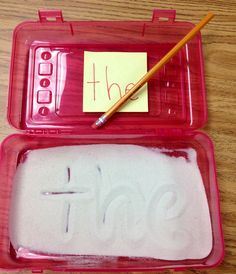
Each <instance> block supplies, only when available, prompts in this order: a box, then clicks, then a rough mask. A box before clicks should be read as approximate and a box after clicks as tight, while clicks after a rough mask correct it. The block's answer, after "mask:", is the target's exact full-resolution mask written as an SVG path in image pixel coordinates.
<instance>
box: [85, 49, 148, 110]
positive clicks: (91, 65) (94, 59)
mask: <svg viewBox="0 0 236 274" xmlns="http://www.w3.org/2000/svg"><path fill="white" fill-rule="evenodd" d="M146 73H147V53H146V52H90V51H85V52H84V79H83V112H105V111H106V110H108V109H109V107H111V106H112V105H113V104H114V103H115V102H117V101H118V100H119V99H120V98H121V96H123V95H124V94H125V92H128V90H129V89H130V88H132V86H133V85H134V84H135V83H136V82H137V81H138V80H139V79H140V78H141V77H142V76H143V75H144V74H146ZM119 111H122V112H147V111H148V94H147V84H146V85H144V86H143V87H142V88H141V89H140V90H139V91H138V92H137V93H136V94H135V95H133V96H132V97H131V98H130V99H129V101H128V102H127V103H126V104H125V105H124V106H123V107H122V108H121V109H120V110H119Z"/></svg>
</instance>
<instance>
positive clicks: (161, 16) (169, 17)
mask: <svg viewBox="0 0 236 274" xmlns="http://www.w3.org/2000/svg"><path fill="white" fill-rule="evenodd" d="M175 15H176V11H175V10H159V9H154V10H153V14H152V22H161V21H166V22H174V21H175Z"/></svg>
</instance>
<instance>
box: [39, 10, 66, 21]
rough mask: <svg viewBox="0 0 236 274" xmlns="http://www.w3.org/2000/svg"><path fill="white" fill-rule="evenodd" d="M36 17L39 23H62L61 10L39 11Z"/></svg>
mask: <svg viewBox="0 0 236 274" xmlns="http://www.w3.org/2000/svg"><path fill="white" fill-rule="evenodd" d="M38 15H39V21H40V22H41V23H46V22H47V23H48V22H50V23H52V22H60V23H62V22H64V20H63V15H62V11H61V10H39V11H38Z"/></svg>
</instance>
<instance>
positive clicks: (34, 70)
mask: <svg viewBox="0 0 236 274" xmlns="http://www.w3.org/2000/svg"><path fill="white" fill-rule="evenodd" d="M192 28H193V24H192V23H189V22H180V21H176V20H175V11H174V10H154V11H153V16H152V19H151V20H148V21H64V19H63V16H62V12H61V11H59V10H47V11H43V10H40V11H39V20H38V21H31V22H23V23H21V24H19V25H18V26H17V27H16V29H15V30H14V33H13V47H12V58H11V70H10V85H9V100H8V120H9V123H10V124H11V125H12V126H14V127H15V128H17V129H19V130H22V131H25V132H27V133H33V134H40V133H52V134H53V133H56V134H57V133H63V134H132V133H134V134H137V133H139V134H148V133H153V132H156V131H159V132H161V131H165V132H167V131H168V132H172V131H173V130H179V131H185V130H194V129H197V128H201V127H202V126H203V125H204V124H205V123H206V120H207V107H206V97H205V84H204V69H203V53H202V43H201V34H200V33H199V34H198V35H196V36H195V38H193V39H192V40H191V41H190V42H189V43H188V44H187V45H186V46H185V47H184V48H182V49H181V50H180V51H179V52H178V53H177V54H176V55H175V56H174V57H173V58H172V59H171V60H170V61H169V62H168V63H167V64H166V65H165V66H164V67H163V68H162V69H161V70H160V71H159V72H158V73H157V74H156V75H155V76H154V77H153V78H152V79H151V80H150V81H149V82H148V111H147V112H118V113H116V114H115V115H114V117H112V119H111V121H109V122H108V123H107V124H106V125H105V126H104V127H103V128H101V129H99V130H94V129H92V128H91V125H92V123H93V122H94V121H95V120H96V119H97V118H98V117H99V116H100V115H101V114H102V113H98V112H83V67H84V51H95V52H103V51H105V52H146V53H147V68H148V69H150V68H151V67H152V66H153V65H154V64H155V63H156V62H157V61H158V60H160V59H161V58H162V56H164V55H165V53H167V52H168V51H169V50H170V49H171V48H172V47H173V46H174V45H175V44H176V43H177V42H178V41H179V40H180V39H181V38H182V37H183V36H184V35H185V34H186V33H187V32H189V31H190V30H191V29H192ZM124 73H125V68H124ZM62 79H63V80H62ZM109 85H112V82H111V83H110V84H109ZM131 104H132V102H131Z"/></svg>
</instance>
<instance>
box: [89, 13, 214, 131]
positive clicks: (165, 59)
mask: <svg viewBox="0 0 236 274" xmlns="http://www.w3.org/2000/svg"><path fill="white" fill-rule="evenodd" d="M213 17H214V14H213V13H211V12H209V13H208V14H207V15H206V16H205V17H204V18H203V19H202V20H201V21H200V22H199V23H198V24H197V25H196V26H195V27H194V28H193V29H192V30H191V31H190V32H189V33H188V34H187V35H186V36H184V38H183V39H182V40H180V41H179V42H178V43H177V44H176V45H175V46H174V47H173V48H172V49H171V50H170V51H169V52H168V53H167V54H166V55H165V56H164V57H163V58H162V59H161V60H160V61H159V62H157V63H156V65H155V66H153V67H152V68H151V69H150V70H149V71H148V72H147V73H146V74H145V75H144V76H143V77H142V78H141V79H140V80H139V81H138V82H137V83H136V84H135V85H134V86H133V87H132V88H131V89H130V90H129V92H127V93H126V94H125V95H124V96H122V97H121V98H120V99H119V100H118V101H117V102H116V103H115V104H114V105H113V106H112V107H111V108H110V109H108V111H106V112H105V113H104V114H103V115H102V116H101V117H99V118H98V120H97V121H95V122H94V123H93V124H92V128H99V127H101V126H102V125H104V124H105V123H106V121H107V120H108V119H110V118H111V116H112V115H113V114H114V113H115V112H117V110H118V109H119V108H120V107H121V106H122V105H123V104H124V103H125V102H126V101H127V100H128V99H129V98H130V97H131V96H132V95H133V94H134V93H136V92H137V91H138V90H139V89H140V88H141V87H142V86H143V85H144V84H145V83H147V81H148V80H149V79H150V78H151V77H152V76H153V75H154V74H155V73H156V72H157V71H158V70H159V69H161V68H162V67H163V66H164V65H165V64H166V63H167V62H168V61H169V60H170V59H171V58H172V57H173V56H174V55H175V54H176V53H177V52H178V51H179V50H180V49H181V48H182V47H183V46H184V45H185V44H187V43H188V41H189V40H191V39H192V38H193V37H194V36H195V35H196V34H197V33H198V31H199V30H201V29H202V28H203V27H204V26H205V25H206V24H207V23H208V22H209V21H210V20H211V19H212V18H213Z"/></svg>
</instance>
